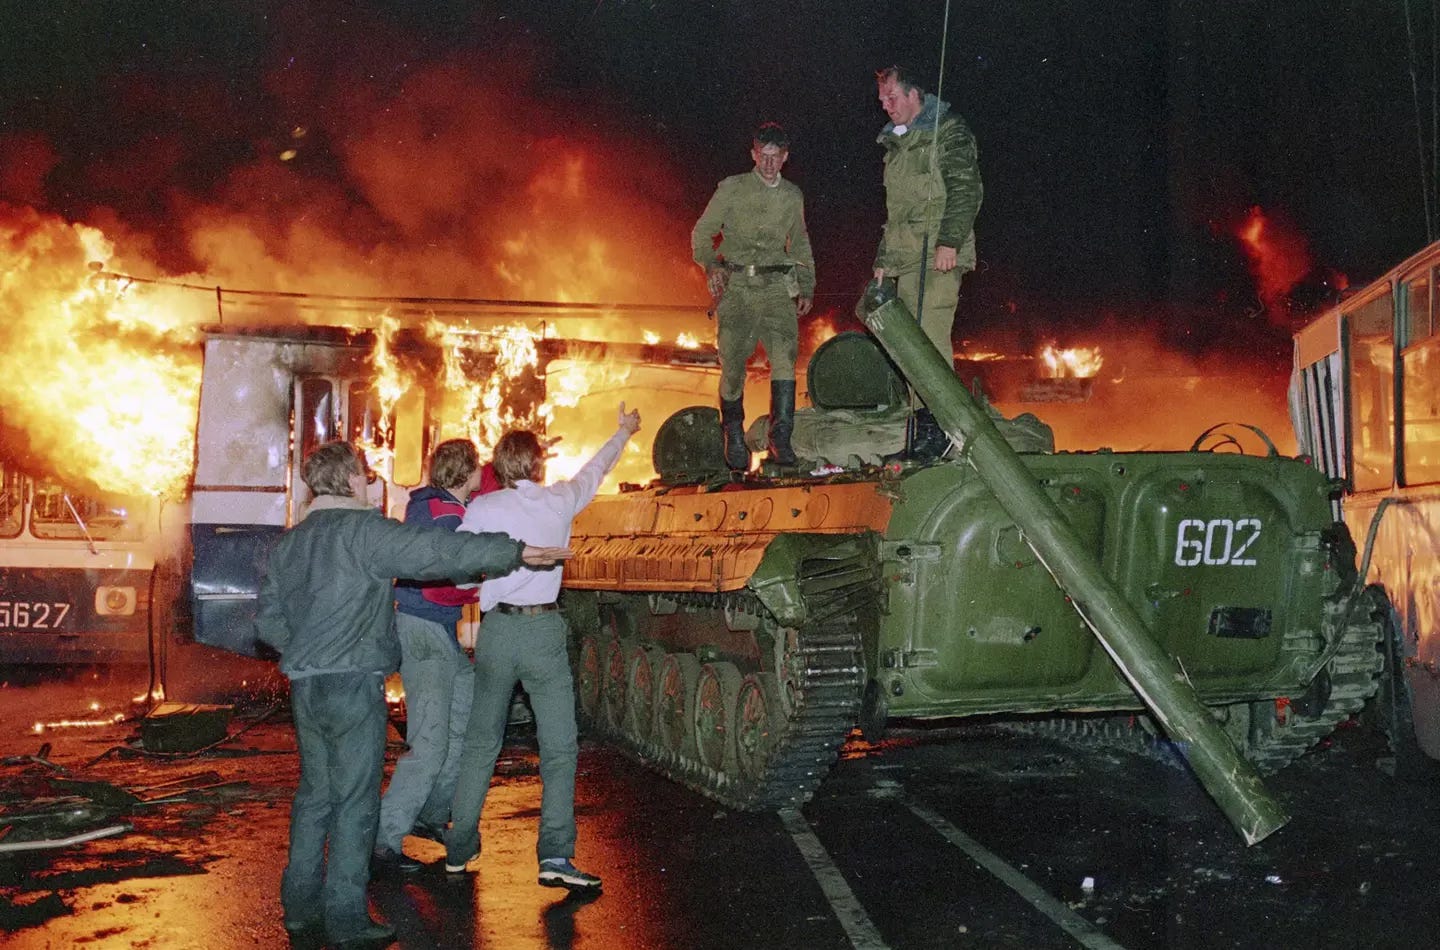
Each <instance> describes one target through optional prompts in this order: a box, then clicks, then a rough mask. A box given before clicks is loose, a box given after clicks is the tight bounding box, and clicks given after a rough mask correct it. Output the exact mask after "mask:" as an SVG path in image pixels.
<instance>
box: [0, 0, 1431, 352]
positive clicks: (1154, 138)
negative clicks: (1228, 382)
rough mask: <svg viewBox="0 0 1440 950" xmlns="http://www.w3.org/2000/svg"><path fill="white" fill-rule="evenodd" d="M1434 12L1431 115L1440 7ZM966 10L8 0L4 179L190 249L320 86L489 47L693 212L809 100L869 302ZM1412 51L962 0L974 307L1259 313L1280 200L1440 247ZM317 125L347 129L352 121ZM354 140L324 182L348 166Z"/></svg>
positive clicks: (1336, 238) (1137, 0)
mask: <svg viewBox="0 0 1440 950" xmlns="http://www.w3.org/2000/svg"><path fill="white" fill-rule="evenodd" d="M1412 7H1414V8H1415V11H1416V15H1417V16H1418V17H1419V18H1420V19H1419V20H1418V21H1417V23H1416V35H1417V40H1416V43H1417V47H1418V49H1417V55H1418V57H1419V62H1420V63H1421V64H1422V66H1421V68H1420V71H1419V76H1418V83H1419V87H1420V92H1421V95H1422V97H1423V99H1424V101H1423V104H1422V112H1423V113H1424V122H1425V124H1426V127H1427V135H1426V137H1427V138H1428V127H1429V122H1430V105H1429V95H1430V92H1429V90H1430V80H1429V76H1430V69H1429V63H1430V50H1429V42H1428V40H1429V37H1430V35H1431V25H1430V19H1429V18H1430V15H1431V10H1430V9H1429V7H1428V5H1426V4H1423V3H1413V4H1412ZM943 12H944V4H943V3H942V2H940V0H930V2H921V0H903V2H894V3H874V2H869V3H861V2H853V0H829V2H820V0H816V2H790V3H758V2H757V3H750V2H728V3H727V2H706V0H649V2H644V0H595V2H569V3H566V2H553V0H524V2H490V3H473V2H460V0H426V2H423V3H418V2H410V0H406V2H401V0H390V2H380V0H368V2H363V3H324V2H320V3H308V4H300V3H293V2H292V3H279V2H264V0H259V2H248V0H236V2H228V3H227V2H214V0H192V2H188V3H183V4H181V3H142V2H133V3H116V2H75V0H68V2H67V0H47V2H44V3H20V2H17V0H0V200H9V201H11V202H14V203H20V204H29V205H34V206H37V207H40V208H42V209H45V210H49V211H53V212H56V213H59V214H61V215H64V216H66V217H68V218H71V219H73V220H87V219H92V218H94V217H95V216H96V215H106V214H113V215H114V216H115V217H117V218H118V219H119V220H121V221H124V222H126V223H127V224H128V225H130V226H131V227H134V228H136V229H137V230H140V231H144V232H147V233H150V234H154V235H156V241H157V244H156V247H157V250H158V252H160V253H161V256H162V257H163V256H164V255H165V254H167V253H168V254H170V255H171V257H172V258H174V259H171V260H168V261H167V263H170V264H172V265H173V266H174V267H175V268H176V269H177V271H179V270H183V269H184V268H185V265H186V263H187V262H185V261H184V260H183V259H180V258H183V252H182V251H181V250H179V249H178V246H177V244H176V243H175V242H173V241H169V242H167V237H166V234H165V232H166V228H167V222H168V221H170V220H172V219H173V211H174V208H175V207H176V205H177V203H183V202H184V201H186V200H202V199H204V198H207V197H208V196H209V194H210V193H211V192H212V191H213V190H215V189H219V188H226V189H233V188H236V187H237V185H236V182H235V180H234V179H233V178H232V177H230V172H231V171H232V170H233V169H234V168H236V167H241V166H244V165H246V164H247V163H250V162H253V161H255V160H256V157H257V156H259V155H262V154H264V153H266V151H267V150H269V149H271V148H272V147H273V145H274V143H275V142H276V141H279V140H282V139H283V135H284V130H285V129H286V128H288V127H289V126H290V125H291V124H293V123H295V122H297V121H298V120H297V118H296V115H297V113H298V114H302V115H303V113H305V112H306V110H307V108H318V107H316V106H314V103H315V102H320V101H333V98H327V97H326V96H324V95H320V94H318V93H316V92H315V90H317V89H320V88H322V87H325V88H331V89H333V88H334V87H335V85H342V86H343V85H349V86H355V87H371V88H375V89H381V90H383V89H393V88H397V87H398V86H399V85H400V84H401V83H403V82H405V81H406V79H407V78H408V77H411V76H413V75H415V74H416V72H417V71H419V70H422V69H424V68H425V67H426V66H427V65H428V64H431V63H436V62H441V61H450V62H455V61H461V62H466V63H469V64H470V65H471V66H472V67H474V68H477V69H480V70H484V69H486V68H487V67H488V64H490V63H494V64H496V66H495V69H496V71H497V75H496V77H495V78H496V81H497V87H496V88H497V89H499V90H500V93H499V94H501V95H504V94H505V90H506V82H505V80H506V77H507V75H509V71H508V68H507V67H506V66H505V64H507V63H514V62H516V61H522V62H525V63H528V64H530V67H529V68H528V69H527V70H525V71H524V72H525V75H526V76H527V77H528V78H526V79H525V80H524V87H525V88H524V89H523V90H520V89H511V90H510V92H513V93H515V97H514V101H515V103H516V105H515V107H514V109H513V114H511V115H509V117H508V118H509V121H510V122H511V123H513V124H515V125H524V124H526V123H529V122H531V121H532V120H533V118H534V110H536V109H537V108H540V109H544V110H546V111H548V110H549V109H550V108H551V106H552V105H553V106H554V107H556V108H557V111H558V113H559V114H562V115H565V116H571V117H573V116H585V115H587V114H592V115H596V116H603V117H604V122H605V124H606V128H607V129H608V130H610V133H611V134H613V133H614V132H615V131H616V130H618V131H619V132H620V133H621V134H622V135H623V136H625V137H628V138H630V139H632V140H633V142H634V143H635V145H636V146H637V147H638V148H639V150H640V151H639V154H640V155H642V156H644V157H643V158H641V159H639V161H642V162H644V161H651V162H655V163H657V164H661V165H664V166H666V167H668V168H669V169H670V170H671V171H672V172H673V176H674V180H676V181H678V183H679V184H678V187H675V188H673V189H669V190H665V191H664V192H663V194H661V195H660V198H659V200H662V201H663V202H665V203H667V204H671V205H674V211H675V214H676V216H677V217H679V218H684V219H686V220H693V218H694V217H695V216H697V215H698V213H699V210H700V208H701V207H702V206H703V204H704V202H705V200H706V198H707V197H708V196H709V193H710V191H711V189H712V188H713V186H714V183H715V182H716V181H717V180H718V179H719V178H721V177H724V176H725V175H728V174H733V173H735V172H737V171H740V170H742V169H743V168H744V167H746V165H747V162H748V159H747V157H746V154H745V151H746V148H747V145H748V133H749V130H750V129H751V128H752V127H753V126H754V125H755V124H756V122H758V121H759V120H762V119H776V120H779V121H781V122H783V123H785V124H786V125H787V126H788V127H790V129H791V130H792V134H793V136H794V147H793V152H792V158H791V165H790V167H789V168H788V169H787V173H788V174H789V175H790V177H792V178H793V179H794V180H796V181H797V182H798V183H799V184H800V185H801V186H802V187H803V188H804V189H805V192H806V196H807V213H808V217H809V221H810V226H811V231H812V236H813V238H814V240H815V244H816V251H817V261H818V268H819V272H820V288H819V290H820V291H821V293H822V294H831V295H835V296H834V297H833V298H830V299H832V300H834V301H837V302H838V301H840V300H845V299H851V298H853V296H854V294H855V293H856V291H857V290H858V288H859V287H860V285H861V284H862V283H863V281H864V280H865V278H866V276H867V273H868V268H869V264H870V261H871V255H872V253H873V248H874V243H875V240H876V238H877V237H878V229H879V225H880V223H881V220H882V218H883V204H882V202H883V196H882V193H881V188H880V183H879V169H880V163H879V149H878V147H877V146H876V145H875V144H874V136H875V134H876V132H877V131H878V129H879V128H880V126H881V125H882V124H883V121H884V117H883V114H882V113H881V112H880V110H879V108H878V106H877V104H876V102H875V90H874V82H873V78H872V77H873V72H874V70H875V69H876V68H878V67H881V66H885V65H887V64H889V63H892V62H904V63H907V64H910V65H912V66H915V67H917V68H918V69H919V70H920V72H921V74H922V75H935V74H936V69H937V66H938V61H939V56H940V38H941V18H942V15H943ZM1407 44H1408V40H1407V36H1406V25H1405V19H1404V5H1403V4H1402V3H1400V2H1398V0H1384V2H1373V3H1372V2H1314V0H1259V2H1232V3H1224V4H1215V3H1205V2H1199V0H1191V2H1182V0H1171V2H1168V3H1166V2H1158V0H1112V2H1106V3H1095V2H1081V0H1070V2H1064V0H1024V2H1014V3H996V2H994V0H955V2H953V4H952V7H951V11H950V30H949V44H948V48H947V50H946V53H945V56H946V60H945V73H944V81H943V82H944V88H943V95H944V98H946V99H948V100H949V101H950V102H952V103H953V105H954V107H955V108H956V109H957V110H958V111H959V112H961V114H963V115H964V116H965V117H966V118H967V120H968V121H969V122H970V124H971V126H972V128H973V129H974V131H975V134H976V137H977V139H978V141H979V144H980V155H981V167H982V172H983V176H984V180H985V186H986V197H985V206H984V208H983V210H982V212H981V216H980V220H979V222H978V226H977V231H978V236H979V253H980V268H981V269H980V273H978V274H976V275H974V276H972V277H971V278H970V279H969V281H968V283H967V290H966V302H965V303H964V304H962V319H969V320H971V321H974V322H975V323H977V324H979V325H984V324H986V323H992V322H999V321H1003V320H1005V319H1008V317H1007V314H1010V315H1013V312H1014V311H1018V312H1019V313H1021V314H1022V315H1024V314H1029V315H1031V316H1032V317H1033V318H1034V319H1036V320H1040V321H1044V320H1046V319H1051V320H1053V321H1056V322H1063V321H1078V322H1081V323H1083V322H1085V321H1086V320H1087V319H1094V320H1099V319H1101V318H1100V316H1099V314H1100V313H1101V311H1102V310H1106V309H1108V310H1109V311H1110V312H1111V314H1110V318H1111V319H1114V311H1115V310H1116V309H1117V308H1118V309H1120V310H1122V311H1124V312H1125V313H1127V314H1129V315H1128V316H1123V317H1121V318H1120V319H1121V322H1124V321H1126V320H1135V319H1139V318H1138V317H1137V316H1135V314H1137V313H1141V312H1144V313H1147V314H1149V315H1150V316H1149V317H1148V319H1155V318H1154V316H1153V314H1154V313H1156V312H1166V313H1170V316H1169V317H1168V318H1167V319H1170V320H1176V319H1186V320H1189V319H1193V317H1184V318H1179V317H1176V316H1175V311H1174V310H1157V309H1156V305H1160V304H1162V303H1165V302H1167V301H1168V303H1169V305H1170V306H1171V307H1174V306H1175V305H1177V304H1185V305H1186V307H1185V311H1184V312H1186V313H1189V314H1193V313H1194V312H1196V311H1195V310H1193V309H1190V305H1191V304H1194V303H1196V302H1202V303H1203V304H1204V305H1205V306H1208V307H1212V308H1214V310H1215V311H1216V317H1217V321H1216V322H1217V323H1218V324H1223V323H1224V322H1225V320H1224V319H1220V318H1222V317H1224V318H1225V319H1230V318H1232V317H1233V318H1234V319H1242V317H1239V316H1235V315H1240V314H1243V313H1244V312H1245V311H1246V310H1247V309H1248V310H1252V311H1253V309H1254V307H1255V299H1254V292H1253V287H1251V285H1250V282H1249V280H1248V279H1247V277H1246V273H1245V262H1244V258H1243V256H1242V255H1241V253H1240V250H1239V247H1238V245H1237V244H1236V242H1235V241H1234V240H1233V239H1231V238H1230V237H1229V236H1228V229H1229V228H1230V227H1231V226H1232V225H1233V223H1234V222H1235V221H1236V220H1237V219H1238V218H1239V217H1240V215H1242V214H1243V213H1244V212H1245V211H1246V209H1247V208H1249V207H1250V206H1251V205H1256V204H1258V205H1260V206H1262V207H1264V208H1265V209H1266V211H1267V212H1268V213H1274V214H1276V215H1277V216H1279V217H1280V218H1281V219H1283V220H1285V221H1287V222H1289V223H1290V224H1291V225H1293V227H1294V228H1295V229H1296V230H1297V231H1298V233H1299V234H1300V235H1302V236H1303V237H1304V239H1305V241H1306V242H1307V244H1308V246H1309V249H1310V252H1311V256H1312V257H1313V259H1314V261H1315V263H1316V264H1317V265H1322V266H1325V267H1329V268H1334V269H1336V270H1339V271H1342V272H1345V273H1346V274H1349V275H1350V276H1351V279H1352V280H1356V281H1363V280H1366V279H1369V278H1371V277H1373V276H1375V275H1376V274H1378V273H1379V272H1381V271H1383V270H1384V269H1386V268H1387V267H1388V266H1390V265H1391V264H1393V263H1396V262H1397V261H1398V260H1399V259H1401V258H1402V257H1404V256H1406V255H1408V254H1409V253H1412V252H1414V251H1415V250H1417V249H1419V248H1420V247H1421V246H1422V245H1423V244H1424V243H1425V240H1426V236H1425V220H1424V211H1423V202H1422V194H1421V180H1422V171H1421V167H1422V166H1421V161H1420V159H1419V157H1418V148H1419V146H1418V141H1417V133H1416V128H1415V107H1414V102H1413V100H1412V97H1411V81H1410V75H1409V71H1408V59H1407ZM302 76H303V77H306V78H304V79H303V80H302V79H299V78H297V77H302ZM317 77H323V79H317ZM327 84H328V85H327ZM312 94H313V95H315V97H316V98H314V99H313V100H311V99H307V97H309V96H311V95H312ZM485 94H496V93H494V92H487V93H485ZM536 103H541V104H542V105H539V106H537V105H536ZM309 122H310V123H311V124H312V125H313V126H314V127H316V128H317V129H319V130H321V134H323V135H324V136H328V137H329V141H330V142H331V143H332V144H333V142H334V139H335V137H336V136H340V135H344V134H345V132H344V131H343V128H344V127H343V125H341V124H340V123H334V122H327V121H326V119H325V116H322V115H311V116H309ZM36 133H38V135H37V134H36ZM494 134H495V135H496V136H501V137H503V136H504V135H505V134H506V129H505V128H503V127H501V128H496V129H495V130H494ZM323 145H324V140H323V139H322V140H321V144H320V145H319V146H316V147H313V148H312V151H311V153H310V155H309V156H308V157H307V162H308V164H307V166H306V170H305V173H306V174H307V175H311V176H316V177H320V178H323V177H325V176H326V175H327V174H328V173H329V171H331V169H328V168H327V160H326V157H325V149H324V147H323ZM641 172H642V173H643V169H641ZM356 200H360V199H358V198H357V199H356ZM101 208H108V209H112V212H101V211H99V210H98V209H101ZM681 253H684V250H683V248H682V249H681ZM424 290H425V289H424V288H414V287H395V288H394V289H393V292H394V293H397V294H404V293H415V292H423V291H424ZM822 302H823V301H822ZM1252 315H1253V314H1252Z"/></svg>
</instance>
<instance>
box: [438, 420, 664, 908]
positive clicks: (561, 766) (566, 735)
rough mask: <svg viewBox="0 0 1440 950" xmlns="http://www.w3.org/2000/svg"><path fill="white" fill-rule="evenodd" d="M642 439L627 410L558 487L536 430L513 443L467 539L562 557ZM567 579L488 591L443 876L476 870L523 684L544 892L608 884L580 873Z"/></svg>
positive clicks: (492, 585) (507, 584)
mask: <svg viewBox="0 0 1440 950" xmlns="http://www.w3.org/2000/svg"><path fill="white" fill-rule="evenodd" d="M638 431H640V413H639V411H632V412H626V411H625V404H624V403H623V402H622V403H621V404H620V428H619V429H618V430H617V431H616V432H615V434H614V435H613V436H611V437H610V439H609V441H607V442H606V443H605V444H604V445H603V446H601V447H600V451H598V452H596V453H595V457H594V458H592V459H590V461H588V462H586V463H585V465H584V466H583V467H582V468H581V469H580V471H579V472H578V473H576V475H575V477H574V478H571V479H569V480H568V481H563V482H557V483H556V484H554V485H543V484H542V481H543V479H544V476H545V447H544V444H543V443H542V442H541V440H540V438H539V437H538V436H536V435H535V433H533V432H526V431H512V432H507V433H505V435H503V436H501V438H500V441H499V443H498V444H496V446H495V460H494V466H495V474H496V476H498V477H499V479H500V484H501V486H502V488H501V490H500V491H496V492H491V493H490V494H488V495H480V496H479V497H477V498H476V499H475V500H474V501H472V502H470V504H469V505H468V506H467V507H466V509H465V517H464V519H463V520H462V521H461V523H460V529H459V530H461V531H474V532H481V531H509V532H510V533H511V534H512V536H513V537H515V538H517V539H520V540H523V541H524V542H525V543H527V544H532V545H555V546H557V547H563V546H564V544H565V543H566V542H568V540H569V538H570V527H571V522H573V521H574V519H575V515H576V514H577V513H579V511H580V510H581V509H582V508H584V507H585V506H586V505H588V504H589V503H590V500H591V499H592V498H594V497H595V493H596V492H597V491H599V489H600V483H601V482H602V481H604V480H605V476H606V475H607V474H608V473H609V471H610V470H611V469H612V468H614V467H615V463H616V462H618V461H619V460H620V453H621V451H623V450H624V448H625V443H626V442H627V441H629V439H630V437H631V436H632V435H634V434H635V433H636V432H638ZM502 525H503V526H505V527H501V526H502ZM545 539H557V540H553V541H552V540H545ZM560 581H561V571H560V569H559V568H558V567H557V568H555V569H546V570H536V571H532V570H528V569H525V568H523V567H522V568H521V569H519V570H517V571H515V572H514V573H512V574H510V575H507V576H505V577H497V578H494V579H493V580H491V579H488V578H487V579H486V580H485V581H484V582H483V583H481V585H480V610H481V613H482V614H483V616H484V620H483V621H482V622H481V625H480V635H479V637H478V642H477V644H476V648H475V699H474V702H473V703H472V704H471V706H470V722H469V726H468V727H467V729H466V731H465V745H464V749H463V751H462V752H461V758H460V781H459V784H458V785H457V787H456V789H455V800H454V801H453V802H452V803H451V808H450V831H449V833H448V834H447V835H446V836H445V850H446V855H445V870H446V871H448V872H450V873H452V874H455V873H461V872H464V871H474V870H476V869H477V866H476V862H477V860H478V858H479V857H480V812H481V811H482V810H483V808H484V806H485V796H486V793H487V792H488V791H489V789H490V779H491V777H492V775H493V774H494V772H495V760H496V759H497V758H498V757H499V755H500V748H501V746H502V745H503V744H504V742H505V723H506V720H507V718H508V716H509V711H510V694H511V691H512V690H513V689H514V686H515V683H516V682H517V681H518V682H519V683H520V684H521V685H522V686H524V687H525V692H526V693H528V694H529V696H530V706H531V708H532V709H533V710H534V713H535V735H536V739H537V740H538V741H539V744H540V783H541V798H540V837H539V841H538V842H537V845H536V855H537V856H538V858H539V860H540V874H539V882H540V883H541V884H543V885H545V886H547V887H565V888H571V889H578V890H598V889H599V887H600V878H598V877H596V876H595V875H593V874H586V873H585V872H583V871H581V870H580V869H578V868H576V867H575V865H574V864H573V863H571V859H572V858H574V856H575V763H576V758H577V756H578V753H579V743H578V740H577V730H576V726H575V692H574V686H573V680H572V675H571V671H570V654H569V649H568V645H567V644H568V640H569V628H568V625H567V624H566V623H565V618H564V616H563V615H562V614H561V613H560V611H559V608H558V606H557V604H556V598H557V597H558V596H559V594H560Z"/></svg>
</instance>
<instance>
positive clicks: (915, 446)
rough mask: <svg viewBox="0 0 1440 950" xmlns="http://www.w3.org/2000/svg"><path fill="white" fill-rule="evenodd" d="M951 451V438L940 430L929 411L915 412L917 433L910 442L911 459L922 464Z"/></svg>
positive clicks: (938, 424) (915, 432) (920, 410)
mask: <svg viewBox="0 0 1440 950" xmlns="http://www.w3.org/2000/svg"><path fill="white" fill-rule="evenodd" d="M949 449H950V436H948V435H946V434H945V430H944V429H942V428H940V423H938V422H936V421H935V416H934V415H933V414H932V413H931V412H930V410H929V409H925V408H920V409H917V410H915V431H914V434H913V435H912V437H911V441H910V457H911V458H913V459H915V460H917V461H921V462H930V461H934V460H935V459H938V458H939V457H940V456H942V455H944V454H945V453H946V452H947V451H949Z"/></svg>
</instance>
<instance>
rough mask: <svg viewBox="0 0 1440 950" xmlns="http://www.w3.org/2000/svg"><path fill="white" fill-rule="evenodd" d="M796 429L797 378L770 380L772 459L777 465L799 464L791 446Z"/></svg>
mask: <svg viewBox="0 0 1440 950" xmlns="http://www.w3.org/2000/svg"><path fill="white" fill-rule="evenodd" d="M794 431H795V380H793V379H772V380H770V461H771V462H772V463H774V464H775V465H781V466H787V467H788V466H793V465H795V464H797V462H796V459H795V450H794V449H792V448H791V447H790V433H791V432H794Z"/></svg>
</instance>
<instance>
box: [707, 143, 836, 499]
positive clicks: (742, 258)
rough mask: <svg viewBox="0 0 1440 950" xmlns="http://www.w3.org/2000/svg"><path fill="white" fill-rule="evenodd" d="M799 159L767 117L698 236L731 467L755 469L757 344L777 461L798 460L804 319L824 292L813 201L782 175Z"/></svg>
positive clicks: (717, 195) (717, 191)
mask: <svg viewBox="0 0 1440 950" xmlns="http://www.w3.org/2000/svg"><path fill="white" fill-rule="evenodd" d="M789 157H790V139H789V137H788V136H787V135H786V134H785V130H784V129H783V128H781V127H780V126H779V125H776V124H775V123H773V122H767V123H765V124H764V125H761V126H760V128H758V129H756V130H755V135H754V138H753V141H752V142H751V147H750V158H751V159H752V160H753V161H754V162H755V168H754V170H753V171H750V172H746V173H745V174H743V175H732V176H731V177H729V178H726V179H725V180H724V181H722V182H720V185H719V187H717V188H716V189H715V194H714V196H713V197H712V198H711V199H710V203H709V204H708V205H706V206H705V213H704V214H702V215H701V216H700V220H699V221H697V222H696V223H695V228H694V230H693V231H692V232H691V234H690V245H691V250H692V252H693V254H694V257H695V263H697V264H699V265H700V266H701V267H703V268H705V276H706V281H707V283H708V285H709V288H710V294H711V296H712V297H714V298H715V299H716V301H717V306H716V318H717V320H718V321H719V325H718V328H717V336H718V340H717V343H718V347H719V350H720V420H721V423H722V425H723V426H724V432H725V464H726V465H728V466H729V467H730V468H731V469H732V470H733V471H744V470H746V469H748V468H749V467H750V450H749V449H748V448H746V446H745V405H744V397H745V362H746V360H748V359H749V358H750V354H751V353H753V352H754V351H755V346H756V344H757V343H763V344H764V346H765V355H766V356H767V357H769V359H770V445H769V449H770V460H771V461H772V462H775V463H776V464H778V465H782V466H792V465H795V464H796V459H795V453H794V451H793V450H792V449H791V447H790V434H791V432H792V431H793V429H794V425H795V356H796V350H797V349H798V346H799V326H798V319H799V318H800V317H803V316H805V314H807V313H809V312H810V305H811V303H812V301H813V300H814V297H815V259H814V256H813V255H812V253H811V251H810V235H809V233H808V232H807V231H806V230H805V198H804V196H803V195H802V194H801V193H800V189H799V188H797V187H796V186H795V185H794V184H792V183H791V182H788V181H786V180H785V179H784V178H782V177H780V169H781V168H782V167H783V166H784V165H785V160H786V159H787V158H789Z"/></svg>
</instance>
